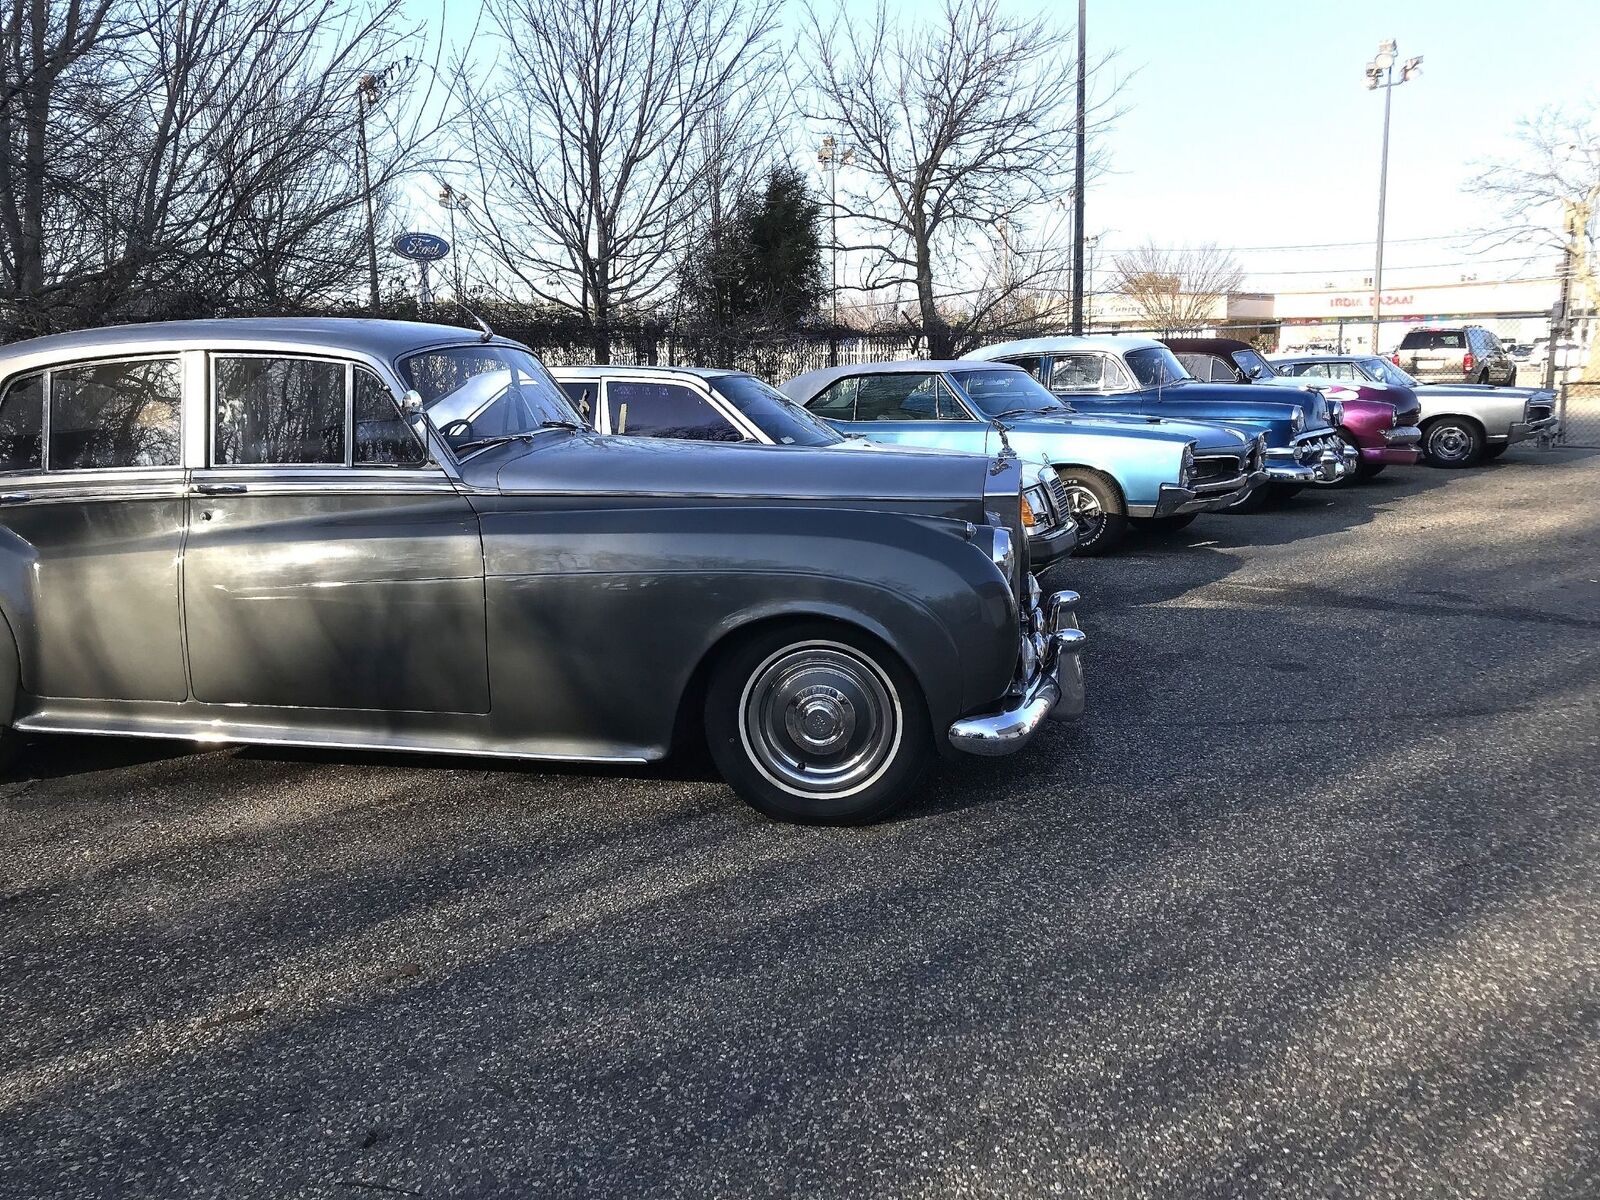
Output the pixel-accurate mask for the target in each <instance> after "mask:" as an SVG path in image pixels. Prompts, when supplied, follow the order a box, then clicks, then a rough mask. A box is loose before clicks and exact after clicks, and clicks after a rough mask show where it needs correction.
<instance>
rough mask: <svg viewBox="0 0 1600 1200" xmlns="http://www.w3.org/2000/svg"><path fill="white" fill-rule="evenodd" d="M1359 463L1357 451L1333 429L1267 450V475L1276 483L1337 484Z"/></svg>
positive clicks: (1303, 436) (1359, 457) (1359, 458)
mask: <svg viewBox="0 0 1600 1200" xmlns="http://www.w3.org/2000/svg"><path fill="white" fill-rule="evenodd" d="M1360 461H1361V456H1360V454H1359V453H1357V452H1356V450H1355V448H1354V447H1352V446H1349V445H1347V444H1346V443H1345V440H1344V439H1343V438H1341V437H1340V436H1339V435H1338V434H1336V433H1334V432H1333V431H1332V430H1331V429H1330V430H1328V431H1327V432H1326V433H1316V434H1310V435H1302V436H1301V437H1300V438H1299V439H1298V440H1297V441H1295V442H1294V444H1293V445H1289V446H1274V447H1273V448H1272V449H1271V450H1268V451H1267V475H1268V477H1269V478H1270V480H1271V482H1273V483H1286V484H1296V485H1298V484H1306V483H1337V482H1338V481H1339V480H1341V479H1343V478H1344V477H1345V476H1346V475H1349V474H1351V473H1352V472H1354V471H1355V469H1356V465H1357V464H1358V463H1359V462H1360Z"/></svg>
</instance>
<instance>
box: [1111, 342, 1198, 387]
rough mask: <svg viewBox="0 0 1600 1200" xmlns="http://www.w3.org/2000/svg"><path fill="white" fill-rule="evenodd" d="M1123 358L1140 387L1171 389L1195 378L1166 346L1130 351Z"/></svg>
mask: <svg viewBox="0 0 1600 1200" xmlns="http://www.w3.org/2000/svg"><path fill="white" fill-rule="evenodd" d="M1123 358H1124V359H1126V360H1127V363H1128V369H1129V370H1131V371H1132V372H1133V377H1134V378H1135V379H1137V380H1138V381H1139V386H1140V387H1147V388H1148V387H1170V386H1171V385H1172V384H1175V383H1183V382H1184V381H1185V380H1189V379H1193V378H1194V376H1192V375H1190V374H1189V372H1187V371H1185V370H1184V369H1183V364H1182V363H1180V362H1179V361H1178V359H1177V357H1176V356H1175V355H1174V354H1173V353H1172V351H1171V350H1168V349H1167V348H1166V347H1165V346H1147V347H1145V348H1144V349H1141V350H1129V351H1128V353H1127V354H1125V355H1123Z"/></svg>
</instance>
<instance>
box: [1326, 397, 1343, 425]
mask: <svg viewBox="0 0 1600 1200" xmlns="http://www.w3.org/2000/svg"><path fill="white" fill-rule="evenodd" d="M1328 424H1329V425H1343V424H1344V401H1343V400H1329V401H1328Z"/></svg>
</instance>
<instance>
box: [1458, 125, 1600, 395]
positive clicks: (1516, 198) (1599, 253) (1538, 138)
mask: <svg viewBox="0 0 1600 1200" xmlns="http://www.w3.org/2000/svg"><path fill="white" fill-rule="evenodd" d="M1512 141H1513V145H1514V149H1513V151H1512V153H1511V154H1509V155H1507V156H1505V157H1504V158H1501V159H1499V160H1497V161H1495V162H1494V163H1492V164H1490V165H1488V166H1486V167H1484V168H1483V169H1482V170H1481V171H1480V172H1479V173H1478V174H1477V175H1475V176H1474V177H1473V178H1472V179H1471V180H1469V181H1468V184H1467V187H1468V190H1469V191H1472V192H1475V193H1477V194H1478V195H1480V196H1483V197H1485V198H1486V199H1488V200H1489V201H1490V202H1491V203H1493V205H1494V206H1495V208H1496V210H1497V214H1498V220H1497V221H1496V222H1495V223H1494V224H1493V225H1491V226H1489V227H1488V228H1487V229H1485V230H1483V231H1482V234H1481V236H1480V244H1482V245H1484V246H1485V247H1501V246H1510V245H1520V246H1524V247H1527V248H1528V249H1529V250H1530V257H1532V255H1533V254H1535V253H1539V252H1543V251H1550V250H1554V251H1556V252H1557V253H1559V254H1560V255H1561V274H1562V281H1563V289H1562V290H1563V297H1564V299H1566V301H1567V303H1568V315H1567V317H1566V319H1567V320H1569V321H1570V320H1571V315H1570V314H1571V312H1572V311H1573V310H1575V309H1577V308H1580V307H1581V308H1584V309H1587V310H1588V312H1589V313H1590V314H1591V315H1593V314H1596V313H1600V101H1594V102H1590V103H1589V104H1588V105H1585V106H1583V107H1581V108H1576V109H1567V108H1545V109H1541V110H1540V111H1539V112H1537V113H1535V114H1533V115H1532V116H1530V117H1524V118H1523V119H1522V120H1520V121H1518V122H1517V125H1516V128H1515V130H1514V132H1513V134H1512ZM1588 324H1589V326H1590V338H1591V342H1592V343H1593V344H1591V346H1590V348H1589V353H1588V356H1587V359H1586V366H1585V370H1584V378H1585V379H1600V320H1590V321H1589V323H1588ZM1552 353H1554V350H1553V348H1552Z"/></svg>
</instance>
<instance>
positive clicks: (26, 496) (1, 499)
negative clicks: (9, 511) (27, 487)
mask: <svg viewBox="0 0 1600 1200" xmlns="http://www.w3.org/2000/svg"><path fill="white" fill-rule="evenodd" d="M32 499H33V493H32V492H0V504H26V503H27V502H28V501H29V500H32Z"/></svg>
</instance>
